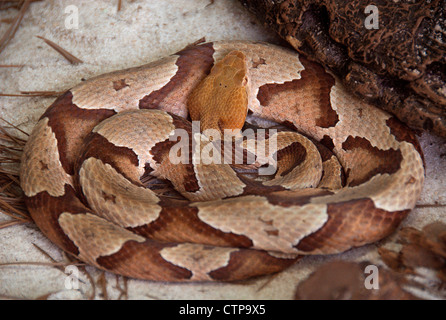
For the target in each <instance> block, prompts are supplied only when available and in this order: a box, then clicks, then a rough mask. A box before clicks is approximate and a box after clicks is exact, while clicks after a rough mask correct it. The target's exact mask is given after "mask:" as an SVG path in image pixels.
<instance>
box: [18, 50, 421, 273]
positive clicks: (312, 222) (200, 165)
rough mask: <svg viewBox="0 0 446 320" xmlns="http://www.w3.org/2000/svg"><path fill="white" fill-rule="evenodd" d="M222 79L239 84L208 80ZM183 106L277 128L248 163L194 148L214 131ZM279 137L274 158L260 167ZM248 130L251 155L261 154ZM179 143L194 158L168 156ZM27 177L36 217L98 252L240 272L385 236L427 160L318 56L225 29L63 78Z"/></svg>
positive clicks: (81, 252) (66, 245) (114, 260)
mask: <svg viewBox="0 0 446 320" xmlns="http://www.w3.org/2000/svg"><path fill="white" fill-rule="evenodd" d="M228 53H230V54H229V55H228ZM223 60H224V61H223ZM219 61H223V62H222V63H220V64H218V62H219ZM213 66H215V68H214V69H213V70H212V72H211V68H212V67H213ZM234 70H235V71H234ZM233 71H234V72H233ZM210 72H211V75H210V76H208V77H206V76H207V75H208V74H209V73H210ZM228 79H229V80H228ZM212 86H219V87H221V88H220V89H212V90H210V89H208V88H209V87H212ZM195 89H196V90H195ZM218 90H222V91H221V92H223V93H222V94H223V95H224V92H228V90H231V91H230V92H231V94H230V95H227V97H231V98H230V99H229V98H228V100H224V99H223V100H222V99H221V98H216V97H220V93H216V96H214V95H213V94H209V93H210V92H212V93H213V92H216V91H218ZM225 90H226V91H225ZM188 105H189V109H190V117H191V118H192V120H200V121H201V122H200V125H201V129H202V130H204V129H210V128H211V129H212V128H214V129H215V128H216V129H223V128H231V129H236V130H238V129H240V128H241V126H243V125H244V120H245V116H246V114H248V117H247V119H248V122H250V123H251V125H248V124H246V127H245V128H248V127H249V126H252V127H253V128H257V127H256V126H272V128H273V129H278V130H277V132H276V133H271V134H270V135H266V136H265V137H264V139H263V142H265V147H264V149H265V150H263V151H265V152H264V156H263V157H261V156H259V157H258V158H256V162H255V163H254V164H251V165H248V164H245V163H243V164H240V165H233V164H214V163H210V164H209V163H205V159H204V158H203V159H202V162H200V161H199V160H197V158H196V157H195V154H196V153H194V152H201V153H204V151H205V149H206V148H207V147H208V146H211V145H213V144H212V143H216V141H212V142H209V141H210V140H212V139H211V138H209V136H208V137H206V136H204V135H200V134H198V135H192V133H191V132H192V131H191V130H192V127H193V125H192V124H191V123H190V122H189V121H188V120H186V119H187V117H188ZM208 107H209V108H210V109H207V108H208ZM211 107H212V108H213V109H212V108H211ZM226 107H227V108H229V109H225V108H226ZM241 118H242V120H240V119H241ZM217 120H218V121H217ZM277 124H279V125H280V126H277ZM283 127H287V128H291V129H293V130H294V129H296V130H298V131H299V132H300V133H302V134H303V135H299V134H297V133H295V132H293V131H286V130H283ZM177 129H182V130H183V131H184V132H186V138H187V137H189V138H190V139H191V141H195V142H196V143H197V144H196V145H198V147H197V146H195V147H193V146H192V147H190V149H191V151H192V152H191V153H190V154H189V156H188V157H186V158H184V157H185V155H186V152H185V151H184V150H182V151H181V152H180V151H178V150H176V149H174V148H176V147H177V146H178V145H177V142H179V141H182V139H183V138H181V139H180V138H178V137H177V136H175V134H176V130H177ZM271 132H273V131H271ZM275 138H277V152H275V153H274V155H275V156H276V158H277V163H278V169H277V172H276V173H274V174H270V175H266V176H260V175H259V174H258V170H260V168H265V167H266V165H267V163H268V161H267V159H269V158H268V157H271V156H273V152H269V151H266V149H268V148H267V146H271V145H272V143H273V141H274V140H273V139H275ZM259 139H260V138H259ZM259 141H260V140H259ZM198 142H203V144H200V143H198ZM242 144H243V147H244V150H245V151H244V156H246V157H247V155H248V154H253V153H256V152H257V153H258V154H261V153H259V152H258V151H259V150H260V149H256V147H255V146H253V145H250V143H249V141H244V142H243V143H242ZM188 148H189V147H188ZM194 148H195V149H194ZM192 149H193V150H192ZM172 150H175V152H174V154H177V155H180V156H182V157H183V158H182V159H183V160H184V159H186V160H190V161H189V162H188V163H180V164H174V163H172V160H171V157H170V155H171V152H172ZM225 151H226V150H225ZM20 178H21V186H22V188H23V190H24V192H25V195H26V204H27V207H28V209H29V211H30V213H31V215H32V218H33V219H34V221H35V222H36V224H37V225H38V227H39V228H40V229H41V230H42V231H43V232H44V234H45V235H46V236H48V238H49V239H51V241H53V242H54V243H55V244H57V245H58V246H59V247H60V248H62V249H63V250H65V251H67V252H69V253H71V254H73V255H75V256H77V257H79V259H81V260H83V261H85V262H86V263H88V264H90V265H93V266H96V267H98V268H101V269H105V270H108V271H111V272H114V273H117V274H122V275H125V276H129V277H133V278H141V279H149V280H157V281H215V280H219V281H231V280H238V279H244V278H248V277H252V276H257V275H262V274H268V273H273V272H278V271H280V270H283V269H284V268H286V267H288V266H290V265H291V264H293V263H294V262H295V261H296V259H297V258H298V256H300V255H314V254H333V253H339V252H343V251H345V250H348V249H350V248H353V247H358V246H361V245H364V244H367V243H371V242H375V241H377V240H379V239H382V238H383V237H385V236H387V235H389V234H390V233H392V232H393V231H394V230H395V228H396V227H397V226H398V225H399V223H400V222H401V221H402V219H403V218H404V217H405V216H406V215H407V213H408V212H409V211H410V210H411V209H413V208H414V206H415V203H416V201H417V199H418V197H419V195H420V192H421V189H422V185H423V181H424V166H423V156H422V152H421V149H420V146H419V144H418V141H417V139H416V137H415V135H414V133H413V132H412V131H410V130H409V129H408V128H406V127H405V126H404V125H402V124H401V123H400V122H399V121H398V120H396V119H395V118H394V117H392V116H390V115H389V114H387V113H385V112H384V111H381V110H379V109H377V108H374V107H372V106H370V105H368V104H366V103H364V102H362V101H360V100H358V99H356V98H354V97H353V96H352V95H350V94H348V93H347V92H346V91H345V89H344V88H343V87H342V85H341V83H339V81H338V80H337V79H336V78H335V77H334V76H332V75H331V74H330V73H327V72H326V71H325V70H324V69H323V68H322V67H321V66H319V65H318V64H315V63H313V62H310V61H308V60H306V59H304V58H303V57H300V56H299V55H298V54H297V53H295V52H293V51H291V50H288V49H285V48H281V47H278V46H273V45H270V44H265V43H254V42H247V41H232V42H215V43H204V44H200V45H193V46H189V47H187V48H185V49H184V50H182V51H180V52H178V53H176V54H174V55H172V56H169V57H166V58H164V59H162V60H159V61H156V62H153V63H150V64H147V65H144V66H141V67H137V68H132V69H128V70H122V71H117V72H113V73H109V74H105V75H101V76H99V77H96V78H93V79H90V80H88V81H85V82H82V83H81V84H79V85H78V86H76V87H74V88H72V89H71V90H69V91H67V92H66V93H65V94H63V95H62V96H61V97H59V98H58V99H57V100H56V101H55V102H54V103H53V104H52V105H51V106H50V107H49V108H48V109H47V110H46V112H45V113H44V114H43V115H42V117H41V118H40V120H39V122H38V123H37V125H36V127H35V128H34V130H33V132H32V134H31V136H30V138H29V141H28V142H27V144H26V147H25V150H24V153H23V158H22V163H21V173H20ZM172 186H173V187H174V188H175V190H174V188H173V187H172Z"/></svg>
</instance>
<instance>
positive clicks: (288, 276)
mask: <svg viewBox="0 0 446 320" xmlns="http://www.w3.org/2000/svg"><path fill="white" fill-rule="evenodd" d="M117 2H118V1H117V0H116V1H113V0H109V1H107V0H102V1H87V0H85V1H82V0H79V1H76V0H69V1H65V0H64V1H62V0H60V1H49V0H47V1H42V2H35V3H32V4H31V6H30V8H29V10H28V11H27V13H26V15H25V17H24V19H23V21H22V24H21V26H20V28H19V29H18V31H17V33H16V35H15V37H14V39H13V40H12V41H11V42H10V43H9V45H8V47H7V48H6V49H5V50H4V52H2V54H0V64H20V65H22V64H23V65H25V66H24V67H22V68H1V69H0V92H1V93H18V92H19V91H42V90H51V91H64V90H66V89H68V88H70V87H72V86H73V85H75V84H76V83H78V82H79V81H80V80H81V79H82V78H90V77H93V76H95V75H98V74H101V73H105V72H108V71H112V70H117V69H123V68H127V67H131V66H136V65H140V64H143V63H147V62H149V61H152V60H155V59H157V58H159V57H162V56H165V55H167V54H171V53H174V52H176V51H178V50H180V49H181V48H183V47H184V46H186V45H187V44H189V43H192V42H194V41H196V40H198V39H200V38H201V37H203V36H205V37H206V39H207V40H209V41H213V40H229V39H249V40H262V41H269V42H273V43H281V41H280V39H278V38H277V37H276V36H275V35H274V34H272V33H271V32H269V31H267V30H265V29H263V28H262V26H260V25H259V24H258V23H256V22H255V20H254V18H253V17H252V16H251V15H250V14H249V13H248V12H247V11H245V10H244V8H243V7H242V6H241V5H240V4H239V3H238V2H237V1H235V0H215V1H210V0H175V1H173V0H170V1H154V0H151V1H142V0H141V1H138V0H133V1H130V0H128V1H126V0H123V2H122V9H121V11H120V12H117ZM70 5H75V6H76V7H77V8H78V13H79V16H78V17H79V19H78V28H74V29H69V28H67V27H66V25H65V22H66V19H67V18H68V22H70V21H73V20H70V16H69V14H67V13H65V10H66V8H67V7H68V6H70ZM16 14H17V11H16V10H13V9H10V10H6V11H0V20H2V19H5V18H12V17H14V16H15V15H16ZM8 27H9V24H7V23H2V24H0V34H3V33H4V32H5V31H6V29H7V28H8ZM68 27H70V25H68ZM36 36H43V37H45V38H47V39H50V40H52V41H54V42H55V43H57V44H59V45H60V46H62V47H64V48H65V49H67V50H68V51H69V52H71V53H72V54H74V55H75V56H77V57H78V58H80V59H82V60H83V61H84V63H82V64H79V65H71V64H69V63H68V62H67V61H66V60H65V59H64V58H63V57H62V56H60V55H59V54H58V53H57V52H55V51H54V50H53V49H51V48H50V47H49V46H47V45H46V44H45V43H44V42H43V41H42V40H41V39H38V38H37V37H36ZM53 100H54V98H42V97H35V98H10V97H0V116H2V117H3V118H5V119H7V120H9V121H10V122H12V123H14V124H19V125H20V128H22V129H24V130H27V131H29V130H30V129H31V128H32V126H33V125H34V124H35V123H36V120H37V119H38V117H39V116H40V115H41V114H42V113H43V111H44V110H45V109H46V107H47V106H48V105H49V104H50V103H51V102H52V101H53ZM420 140H421V142H422V147H423V150H424V152H425V157H426V184H425V188H424V191H423V193H422V196H421V199H420V200H419V202H418V203H419V204H437V205H438V204H439V205H440V206H434V207H423V208H416V209H415V210H413V211H412V212H411V214H410V215H409V217H408V218H407V219H406V220H405V221H404V222H403V226H414V227H422V226H424V225H426V224H428V223H430V222H432V221H436V220H442V221H444V222H446V207H445V204H446V188H445V183H446V141H444V140H442V139H439V138H436V137H433V136H431V135H429V134H423V135H422V136H421V137H420ZM441 205H443V206H441ZM6 219H7V217H6V216H5V215H3V214H1V213H0V221H4V220H6ZM392 240H393V239H392V237H390V238H389V239H386V240H385V241H384V243H391V241H392ZM381 244H383V243H381ZM35 245H37V246H38V247H40V248H42V249H43V250H45V251H46V252H47V253H48V254H50V255H51V257H53V258H54V259H55V260H56V261H65V260H64V259H65V257H64V255H63V254H62V253H61V251H60V250H59V249H58V248H57V247H55V246H54V245H53V244H52V243H51V242H50V241H48V240H47V239H46V238H45V236H43V234H42V233H41V232H40V231H39V230H38V229H37V228H36V226H35V225H33V224H31V223H29V224H25V225H18V226H13V227H9V228H6V229H1V230H0V264H1V263H13V262H24V261H32V262H44V263H48V262H51V260H50V259H49V258H48V257H47V256H45V255H44V254H42V252H41V251H39V250H38V249H37V248H36V246H35ZM376 248H377V246H376V245H369V246H365V247H362V248H358V249H355V250H351V251H349V252H346V253H344V254H342V255H337V256H330V257H307V258H304V259H302V260H301V261H299V262H298V263H296V264H295V265H294V266H293V267H291V268H289V269H288V270H286V271H284V272H281V273H279V274H278V275H275V276H270V277H262V278H258V279H255V280H250V281H245V282H240V283H231V284H221V283H213V284H168V283H156V282H148V281H138V280H130V279H129V280H128V281H124V280H123V279H122V278H120V277H116V276H114V275H112V274H109V273H105V274H103V273H102V272H100V271H98V270H96V269H94V268H91V267H87V268H86V271H87V272H88V274H89V275H91V276H92V278H93V280H94V282H95V284H96V291H95V293H94V292H93V287H92V285H91V282H90V281H89V279H88V277H87V275H86V274H85V272H82V271H81V272H80V274H79V277H80V280H81V281H80V283H79V288H78V289H69V288H67V282H69V281H67V280H69V279H70V278H67V274H65V273H64V270H63V269H57V268H54V267H51V266H35V265H10V266H0V297H2V298H6V297H13V298H29V299H34V298H37V297H40V296H45V295H48V294H50V295H49V296H48V298H49V299H85V298H88V297H90V296H91V295H92V294H93V293H94V296H95V298H104V297H105V296H106V297H108V298H112V299H115V298H119V297H120V295H121V289H120V288H124V287H125V286H127V288H126V291H127V297H128V298H130V299H290V298H292V296H293V294H294V290H295V286H296V284H297V283H298V282H299V281H300V280H302V279H304V278H305V277H306V276H307V275H308V274H309V273H310V272H312V270H314V268H316V267H317V266H319V265H321V264H322V263H324V262H326V261H328V260H330V259H347V260H366V259H368V260H371V261H376V259H377V256H378V255H377V252H376ZM103 287H106V291H105V292H104V289H103Z"/></svg>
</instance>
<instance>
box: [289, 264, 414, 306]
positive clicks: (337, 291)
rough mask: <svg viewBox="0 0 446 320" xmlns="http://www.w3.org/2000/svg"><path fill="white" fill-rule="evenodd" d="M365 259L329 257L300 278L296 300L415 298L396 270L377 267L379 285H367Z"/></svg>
mask: <svg viewBox="0 0 446 320" xmlns="http://www.w3.org/2000/svg"><path fill="white" fill-rule="evenodd" d="M368 265H370V263H368V262H362V263H355V262H345V261H332V262H329V263H327V264H325V265H323V266H321V267H320V268H318V269H317V270H316V271H315V272H314V273H312V274H311V275H310V276H309V277H308V278H307V279H306V280H304V281H302V282H301V283H300V284H299V285H298V287H297V289H296V294H295V298H296V299H298V300H416V299H417V297H415V296H413V295H412V294H410V293H408V292H406V291H405V290H404V289H403V285H404V284H405V282H406V281H405V279H403V278H402V277H401V276H400V275H398V274H397V273H395V272H393V271H390V270H385V269H384V268H382V267H377V268H378V269H377V270H378V275H379V276H378V279H379V280H378V281H379V288H377V289H367V287H366V285H365V283H366V277H367V276H368V273H366V272H365V268H366V267H367V266H368Z"/></svg>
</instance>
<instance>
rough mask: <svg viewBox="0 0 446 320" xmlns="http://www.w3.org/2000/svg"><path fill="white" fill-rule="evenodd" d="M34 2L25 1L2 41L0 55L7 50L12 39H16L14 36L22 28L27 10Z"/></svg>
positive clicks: (0, 41)
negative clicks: (21, 24)
mask: <svg viewBox="0 0 446 320" xmlns="http://www.w3.org/2000/svg"><path fill="white" fill-rule="evenodd" d="M31 2H32V1H31V0H25V2H24V3H23V5H22V7H21V8H20V11H19V13H18V15H17V16H16V17H15V19H14V21H13V22H12V24H11V26H10V27H9V28H8V30H6V32H5V34H4V35H3V37H2V38H1V39H0V53H1V52H2V51H3V50H4V49H5V48H6V46H7V45H8V43H9V41H11V39H12V38H14V35H15V33H16V31H17V29H18V27H19V26H20V23H21V22H22V19H23V17H24V15H25V12H26V10H28V7H29V5H30V3H31Z"/></svg>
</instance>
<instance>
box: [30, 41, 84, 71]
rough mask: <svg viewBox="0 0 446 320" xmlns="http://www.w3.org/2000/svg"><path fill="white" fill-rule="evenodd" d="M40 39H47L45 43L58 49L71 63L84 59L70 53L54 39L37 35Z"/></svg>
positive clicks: (80, 61)
mask: <svg viewBox="0 0 446 320" xmlns="http://www.w3.org/2000/svg"><path fill="white" fill-rule="evenodd" d="M36 37H37V38H39V39H42V40H43V41H45V43H46V44H47V45H49V46H50V47H51V48H53V49H54V50H56V51H57V52H58V53H59V54H61V55H62V56H63V57H64V58H65V59H67V60H68V62H70V63H71V64H77V63H83V61H82V60H81V59H79V58H76V57H75V56H74V55H72V54H71V53H69V52H68V51H67V50H65V49H64V48H62V47H61V46H59V45H57V44H55V43H54V42H53V41H51V40H48V39H45V38H44V37H41V36H36Z"/></svg>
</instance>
